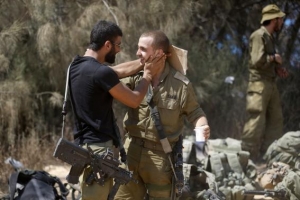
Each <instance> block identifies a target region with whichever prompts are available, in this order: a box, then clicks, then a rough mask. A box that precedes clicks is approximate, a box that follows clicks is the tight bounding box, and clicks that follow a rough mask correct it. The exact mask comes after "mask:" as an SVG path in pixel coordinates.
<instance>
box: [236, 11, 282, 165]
mask: <svg viewBox="0 0 300 200" xmlns="http://www.w3.org/2000/svg"><path fill="white" fill-rule="evenodd" d="M284 15H285V14H284V13H282V12H281V11H280V10H279V8H278V7H277V6H276V5H269V6H266V7H265V8H264V10H263V19H262V23H263V22H264V21H265V20H271V19H275V18H276V17H283V16H284ZM249 44H250V62H249V84H248V90H247V100H246V104H247V106H246V111H247V112H248V114H249V118H248V120H247V121H246V123H245V126H244V131H243V134H242V136H241V139H242V148H243V150H245V151H249V152H250V154H251V158H252V159H254V160H255V159H256V158H257V157H255V156H259V154H260V153H261V154H263V153H265V151H266V150H267V148H268V146H269V145H270V144H271V143H272V142H273V141H274V140H276V139H278V138H280V137H281V136H282V134H283V116H282V110H281V105H280V95H279V92H278V89H277V86H276V82H275V77H276V73H275V68H276V67H278V66H277V65H278V63H276V62H275V61H274V54H275V53H276V51H275V41H274V37H273V36H272V35H271V34H270V33H269V32H268V31H267V29H266V28H265V27H264V26H262V27H261V28H259V29H258V30H256V31H255V32H254V33H252V35H251V37H250V41H249ZM272 58H273V59H272Z"/></svg>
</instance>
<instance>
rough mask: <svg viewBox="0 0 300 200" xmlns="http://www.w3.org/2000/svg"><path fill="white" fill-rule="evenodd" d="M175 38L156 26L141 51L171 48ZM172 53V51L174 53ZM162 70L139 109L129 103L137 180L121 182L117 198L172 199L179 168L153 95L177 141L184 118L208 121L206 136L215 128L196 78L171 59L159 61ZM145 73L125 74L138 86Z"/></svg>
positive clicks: (131, 161)
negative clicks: (173, 64) (170, 154)
mask: <svg viewBox="0 0 300 200" xmlns="http://www.w3.org/2000/svg"><path fill="white" fill-rule="evenodd" d="M169 47H170V43H169V39H168V38H167V36H166V35H165V34H164V33H163V32H162V31H150V32H146V33H144V34H142V35H141V37H140V39H139V43H138V50H137V56H138V57H139V58H140V61H141V63H144V62H145V60H147V59H148V57H149V56H151V55H154V56H159V55H161V54H163V53H166V54H167V53H168V49H169ZM171 56H172V55H171ZM159 68H160V70H159V72H158V73H157V74H156V75H155V76H153V78H152V81H151V85H150V86H149V91H148V94H147V98H144V100H143V101H142V103H141V104H140V105H139V106H138V107H137V108H134V109H131V108H129V110H128V112H127V114H126V116H125V119H124V124H125V128H126V131H127V133H128V135H129V138H127V140H126V141H125V145H124V146H125V148H126V149H127V156H128V157H127V158H128V167H129V170H130V171H133V177H134V178H136V179H137V180H138V184H136V183H131V182H130V183H128V184H126V185H121V186H120V188H119V190H118V192H117V194H116V197H115V199H116V200H121V199H127V200H130V199H132V200H136V199H143V198H144V196H145V195H146V193H148V195H149V199H160V200H163V199H168V200H169V199H170V197H171V195H172V194H171V193H172V192H174V190H172V177H173V170H172V165H173V163H170V160H169V159H168V155H167V154H166V153H165V151H164V146H163V145H162V144H161V143H160V141H162V140H161V138H160V137H159V135H158V134H159V132H160V131H158V130H157V126H155V122H156V120H155V121H154V120H153V118H152V117H151V112H152V108H151V109H150V106H149V104H148V103H147V101H148V102H149V96H150V97H151V96H153V98H150V99H151V101H153V103H154V105H155V108H156V109H157V110H158V113H159V116H160V122H161V123H160V124H159V125H158V126H159V128H160V129H164V133H165V135H166V137H167V140H168V142H169V143H170V145H171V146H172V147H173V146H174V145H175V143H176V142H177V141H178V140H179V137H180V135H181V130H182V128H183V126H184V118H186V119H187V120H188V121H189V122H191V123H193V125H194V126H196V127H202V126H203V127H204V136H205V138H206V139H208V137H209V134H210V129H209V126H208V124H207V119H206V117H205V114H204V112H203V110H202V109H201V107H200V105H199V104H198V102H197V98H196V95H195V93H194V91H193V88H192V85H191V83H190V81H189V80H188V79H187V78H186V77H185V76H184V75H183V74H181V73H180V72H178V71H176V70H175V69H174V68H173V67H171V66H170V64H169V63H168V62H166V63H163V64H162V65H160V66H159ZM141 77H142V73H139V74H137V75H135V76H132V77H129V78H126V79H125V80H122V82H123V83H126V85H127V86H128V87H129V88H131V89H133V88H134V87H135V86H136V85H137V84H138V83H139V81H140V78H141Z"/></svg>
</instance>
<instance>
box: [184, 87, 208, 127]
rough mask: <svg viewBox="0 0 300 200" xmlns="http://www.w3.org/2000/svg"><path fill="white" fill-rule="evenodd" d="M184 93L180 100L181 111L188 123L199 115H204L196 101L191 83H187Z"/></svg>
mask: <svg viewBox="0 0 300 200" xmlns="http://www.w3.org/2000/svg"><path fill="white" fill-rule="evenodd" d="M184 93H185V94H183V95H182V100H181V102H183V104H182V111H183V113H185V114H186V116H187V120H188V121H189V122H190V123H193V122H194V121H195V120H196V119H198V118H199V117H202V116H205V113H204V111H203V110H202V108H201V107H200V105H199V103H198V101H197V96H196V94H195V92H194V89H193V86H192V83H189V84H188V85H187V89H186V90H185V92H184Z"/></svg>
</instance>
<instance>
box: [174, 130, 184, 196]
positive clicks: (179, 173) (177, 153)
mask: <svg viewBox="0 0 300 200" xmlns="http://www.w3.org/2000/svg"><path fill="white" fill-rule="evenodd" d="M182 143H183V137H182V135H180V136H179V140H178V141H177V142H176V144H175V146H174V147H173V158H174V171H175V174H176V177H177V180H176V181H175V191H176V197H180V196H181V195H182V189H183V186H184V176H183V155H182V148H183V147H182Z"/></svg>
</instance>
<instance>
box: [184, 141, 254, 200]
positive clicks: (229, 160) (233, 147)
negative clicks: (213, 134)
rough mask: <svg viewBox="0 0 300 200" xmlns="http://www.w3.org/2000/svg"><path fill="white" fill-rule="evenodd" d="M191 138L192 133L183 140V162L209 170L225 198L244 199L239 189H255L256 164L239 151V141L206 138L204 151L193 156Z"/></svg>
mask: <svg viewBox="0 0 300 200" xmlns="http://www.w3.org/2000/svg"><path fill="white" fill-rule="evenodd" d="M192 141H194V140H193V136H191V137H190V138H189V139H185V140H184V141H183V147H184V149H183V158H184V162H186V163H192V164H194V165H197V166H201V167H202V168H203V171H207V172H210V173H211V174H213V175H214V180H213V181H212V182H215V183H216V187H217V188H218V190H219V191H221V192H222V193H223V195H225V196H226V200H238V199H248V197H244V196H243V195H242V194H241V193H242V191H243V189H247V190H254V189H256V188H255V183H254V182H255V181H254V180H255V177H256V168H255V165H254V164H253V163H252V161H251V160H249V152H246V151H242V149H241V142H240V141H239V140H235V139H232V138H226V139H214V140H208V142H207V155H204V156H203V157H197V156H196V153H195V145H196V144H195V143H194V142H192ZM192 187H194V186H192ZM198 189H200V188H198ZM198 192H199V191H198ZM249 199H251V198H250V197H249Z"/></svg>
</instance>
